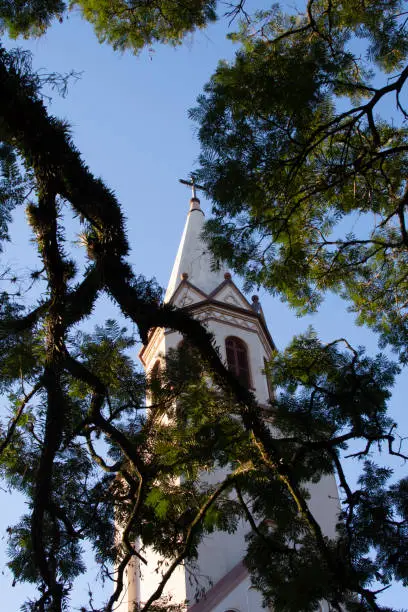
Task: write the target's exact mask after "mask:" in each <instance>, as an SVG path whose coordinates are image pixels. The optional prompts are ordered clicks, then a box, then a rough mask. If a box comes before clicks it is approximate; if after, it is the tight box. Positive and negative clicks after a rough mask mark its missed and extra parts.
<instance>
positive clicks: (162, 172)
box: [0, 2, 408, 610]
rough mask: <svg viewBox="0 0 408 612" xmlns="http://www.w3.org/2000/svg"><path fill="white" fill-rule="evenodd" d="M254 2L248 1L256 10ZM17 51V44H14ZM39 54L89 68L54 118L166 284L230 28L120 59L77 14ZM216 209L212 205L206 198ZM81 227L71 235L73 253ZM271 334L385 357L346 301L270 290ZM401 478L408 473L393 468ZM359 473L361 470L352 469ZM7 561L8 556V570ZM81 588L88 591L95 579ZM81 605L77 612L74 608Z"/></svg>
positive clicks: (142, 269)
mask: <svg viewBox="0 0 408 612" xmlns="http://www.w3.org/2000/svg"><path fill="white" fill-rule="evenodd" d="M251 5H255V2H249V3H248V6H251ZM9 44H10V46H12V45H13V44H15V43H11V42H10V43H9ZM18 44H19V45H20V46H24V47H25V48H28V49H30V50H31V51H32V52H33V53H34V67H35V68H36V69H43V70H44V72H52V71H56V72H68V71H70V70H72V69H73V70H76V71H78V72H82V76H81V79H80V80H79V81H77V82H75V83H72V84H71V86H70V88H69V92H68V96H67V97H66V98H65V99H62V98H60V97H58V95H55V96H54V97H53V100H52V102H51V104H50V112H51V113H53V114H55V115H56V116H58V117H62V118H65V119H66V120H67V121H68V122H69V124H70V125H71V126H72V135H73V139H74V142H75V144H76V146H77V147H78V148H79V150H80V151H81V152H82V155H83V157H84V159H85V160H86V162H87V164H88V165H89V167H90V169H91V170H92V172H94V174H96V175H98V176H101V177H102V178H103V179H104V181H105V182H106V184H107V185H108V186H109V187H110V188H112V189H113V190H114V191H115V193H116V195H117V197H118V199H119V201H120V202H121V203H122V205H123V208H124V211H125V214H126V217H127V227H128V232H129V241H130V244H131V246H132V252H131V262H132V264H133V265H134V269H135V271H136V272H138V273H143V274H145V275H146V276H147V277H151V276H155V277H156V278H157V280H158V281H159V283H160V284H162V285H163V286H165V285H166V283H167V281H168V279H169V276H170V271H171V267H172V263H173V259H174V257H175V254H176V251H177V246H178V243H179V240H180V236H181V232H182V229H183V225H184V221H185V216H186V213H187V209H188V200H189V197H190V193H189V191H188V190H187V188H185V187H183V186H182V185H180V184H179V183H178V179H179V178H186V177H187V175H188V174H189V172H191V170H192V169H193V168H194V164H195V162H196V159H197V157H198V153H199V149H198V142H197V140H196V137H195V129H196V128H195V126H194V125H193V124H192V123H191V122H190V121H189V119H188V117H187V111H188V109H189V108H190V107H191V106H193V105H194V103H195V99H196V97H197V95H198V94H199V93H200V91H201V90H202V87H203V85H204V83H205V82H206V81H207V80H208V78H209V76H210V75H211V73H212V71H213V70H214V68H215V66H216V64H217V61H218V60H219V59H220V58H227V59H228V58H231V57H232V56H233V52H234V50H233V48H232V46H231V44H230V43H229V42H227V41H226V40H225V22H223V23H220V24H219V25H216V26H213V27H211V28H210V29H208V30H206V31H205V32H201V33H196V34H195V35H193V36H191V37H190V38H188V39H187V40H186V42H185V44H184V45H183V47H181V48H178V49H176V50H174V49H172V48H169V47H156V48H155V49H154V52H152V53H148V52H144V53H142V54H141V55H140V56H139V57H137V58H136V57H134V56H132V55H130V54H124V55H120V54H118V53H115V52H114V51H113V50H112V49H111V48H110V47H108V46H106V45H100V44H99V43H98V42H97V40H96V38H95V36H94V34H93V31H92V28H91V27H90V26H89V25H88V24H87V23H85V22H83V21H81V20H80V19H79V17H78V16H77V15H75V14H72V15H71V16H70V18H69V19H68V20H67V21H65V22H64V23H63V24H56V25H55V26H54V27H52V28H51V29H50V30H49V31H48V32H47V34H46V35H45V36H44V37H42V38H41V39H38V40H36V41H28V42H27V41H19V43H18ZM203 207H204V209H206V210H207V211H208V212H209V207H208V205H206V203H205V201H204V202H203ZM76 231H77V226H76V225H75V223H72V225H71V233H70V235H69V236H68V239H69V240H70V243H72V248H73V249H77V250H78V248H77V247H76V246H75V245H74V244H73V243H74V241H75V232H76ZM30 237H31V236H30V231H29V229H28V228H27V226H26V224H25V219H24V214H23V213H22V212H19V213H16V215H15V224H14V227H13V229H12V243H11V244H10V245H9V246H8V248H7V249H6V251H5V253H4V255H3V260H4V261H5V263H8V264H10V265H11V266H12V267H13V268H14V269H16V271H18V272H20V273H21V272H23V271H24V270H25V269H26V268H28V267H29V266H30V265H31V264H32V261H33V258H34V257H35V253H34V251H33V250H32V245H31V244H30ZM260 298H261V302H262V305H263V308H264V312H265V315H266V319H267V321H268V324H269V329H270V331H271V334H272V336H273V337H274V339H275V342H276V343H277V345H278V347H279V348H283V347H284V346H285V345H286V344H287V343H288V342H289V341H290V339H291V337H292V336H293V335H294V334H295V333H299V332H302V331H304V330H305V329H306V328H307V326H308V325H310V324H312V325H313V326H314V327H315V328H316V329H317V331H318V332H319V335H320V336H321V338H322V339H323V340H325V341H331V340H333V339H335V338H337V337H340V336H345V337H347V339H348V340H349V341H350V342H351V343H352V344H354V345H365V346H367V348H368V350H369V352H371V353H373V352H376V351H377V350H378V349H377V344H376V338H375V336H374V335H373V334H371V333H370V332H369V331H367V330H365V329H362V328H357V327H355V326H354V324H353V316H352V315H351V314H349V313H347V312H346V304H345V303H344V302H341V301H340V300H339V299H338V298H335V297H329V298H328V299H327V300H326V302H325V304H324V305H323V307H322V308H321V310H320V312H319V313H318V314H317V315H315V316H313V317H306V318H303V319H298V318H296V317H295V314H294V313H293V312H292V311H290V310H289V309H288V308H287V306H285V305H283V304H281V303H280V302H279V301H278V300H276V299H272V298H271V297H270V296H268V295H266V294H263V293H261V294H260ZM114 312H115V311H114V310H113V308H112V306H111V305H110V304H109V303H108V302H107V300H103V301H101V303H100V309H99V311H98V313H97V318H98V320H99V321H103V320H105V319H106V318H107V317H108V316H112V314H114ZM407 396H408V381H407V377H406V373H405V372H404V373H403V374H402V376H401V377H400V379H399V381H398V385H397V387H396V391H395V395H394V397H393V400H392V403H391V412H392V414H393V415H394V417H395V418H396V420H397V421H398V422H399V423H400V427H401V433H402V434H404V433H408V417H407V415H406V409H405V404H406V397H407ZM394 467H395V469H396V471H397V472H399V473H400V474H401V472H402V470H405V467H404V466H402V464H401V461H396V462H394ZM350 472H352V468H351V470H350ZM0 503H1V504H2V505H1V506H0V507H1V510H0V515H1V516H0V518H1V521H0V527H1V528H2V533H4V527H5V526H7V525H9V524H12V523H13V521H14V520H15V518H16V517H17V516H18V512H20V511H21V507H22V506H21V501H20V500H17V498H16V497H15V496H14V497H11V496H10V495H8V494H4V495H3V496H2V498H1V502H0ZM5 562H6V558H5V557H4V560H3V559H1V557H0V564H1V565H2V567H3V566H4V564H5ZM0 588H1V592H2V609H4V610H18V609H19V607H20V605H21V604H22V602H23V600H24V597H25V593H27V592H28V589H27V586H22V587H16V588H12V587H11V577H10V574H9V573H8V572H7V570H6V571H5V573H4V574H2V575H1V576H0ZM80 590H82V593H83V594H85V593H86V581H82V582H81V586H80ZM74 601H76V598H75V599H74V600H73V607H74ZM384 602H387V603H389V604H391V605H393V606H395V607H396V608H402V607H404V605H405V598H404V593H403V590H402V589H401V588H395V589H394V588H393V589H392V591H389V592H387V595H386V597H384Z"/></svg>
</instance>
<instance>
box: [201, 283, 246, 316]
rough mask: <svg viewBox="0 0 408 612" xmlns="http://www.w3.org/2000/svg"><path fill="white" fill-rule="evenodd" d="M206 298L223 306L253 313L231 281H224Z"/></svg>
mask: <svg viewBox="0 0 408 612" xmlns="http://www.w3.org/2000/svg"><path fill="white" fill-rule="evenodd" d="M208 297H209V298H210V299H211V300H216V301H217V302H224V304H229V305H230V306H235V307H236V308H243V309H244V310H249V311H250V312H252V313H253V312H254V310H253V308H252V306H251V304H250V303H249V302H248V300H247V299H246V298H245V297H244V295H243V294H242V293H241V291H240V290H239V289H238V287H237V286H236V285H235V284H234V283H233V282H232V281H231V280H225V281H224V282H223V283H221V285H219V286H218V287H217V288H216V289H214V291H212V292H211V293H210V295H209V296H208Z"/></svg>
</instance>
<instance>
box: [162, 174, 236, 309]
mask: <svg viewBox="0 0 408 612" xmlns="http://www.w3.org/2000/svg"><path fill="white" fill-rule="evenodd" d="M185 183H187V182H186V181H185ZM193 190H194V191H193V197H192V198H191V200H190V210H189V212H188V214H187V220H186V224H185V226H184V231H183V235H182V237H181V241H180V246H179V248H178V252H177V257H176V260H175V262H174V265H173V270H172V273H171V276H170V281H169V284H168V286H167V291H166V295H165V297H164V301H165V302H169V301H170V300H171V298H172V296H173V295H174V293H175V291H176V289H177V287H178V286H179V284H180V283H181V281H182V275H184V278H188V280H189V282H190V283H191V284H192V285H194V286H195V287H197V288H198V289H200V290H201V291H203V292H204V293H207V294H209V293H211V292H212V291H213V290H214V289H215V288H216V287H218V286H219V285H220V284H221V283H222V282H223V280H224V274H225V271H226V270H225V269H224V268H222V267H218V268H217V264H216V262H215V261H214V258H213V256H212V254H211V253H210V251H209V249H208V246H207V245H206V243H205V242H204V240H203V238H202V232H203V229H204V222H205V216H204V212H203V210H202V209H201V206H200V200H199V199H198V198H197V196H196V195H195V186H194V183H193ZM186 274H187V276H185V275H186Z"/></svg>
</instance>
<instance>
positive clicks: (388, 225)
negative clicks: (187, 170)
mask: <svg viewBox="0 0 408 612" xmlns="http://www.w3.org/2000/svg"><path fill="white" fill-rule="evenodd" d="M404 6H405V3H404V2H402V1H399V0H396V1H390V2H389V1H386V2H368V3H365V2H364V3H363V2H358V1H355V0H349V1H346V2H337V1H334V2H333V1H331V0H330V1H326V0H321V1H316V2H309V3H308V9H307V10H306V9H305V12H304V13H299V14H297V15H292V14H287V13H284V12H283V11H282V10H281V8H280V7H279V6H278V5H275V6H274V8H272V9H271V10H270V11H266V12H261V13H259V14H258V17H257V20H256V21H255V22H251V23H249V24H248V23H244V24H243V25H242V28H241V30H240V32H239V33H238V34H236V35H234V39H235V40H236V41H237V42H238V43H239V44H240V48H239V50H238V52H237V54H236V57H235V61H234V62H233V63H232V64H227V63H223V62H221V63H220V65H219V66H218V68H217V70H216V72H215V73H214V75H213V77H212V78H211V80H210V82H209V83H208V84H207V85H206V87H205V93H204V94H203V95H202V96H200V97H199V99H198V106H197V108H195V109H194V110H193V111H191V116H192V117H193V118H194V119H195V120H196V121H197V122H198V123H199V127H200V130H199V137H200V141H201V146H202V155H201V168H200V170H199V172H198V176H199V179H200V181H201V182H204V183H205V185H206V187H207V189H208V191H209V193H210V195H211V196H212V198H213V202H214V208H213V211H214V213H215V218H214V219H213V220H211V221H209V222H208V224H207V236H208V237H209V239H210V241H211V244H212V248H213V251H214V253H215V254H216V256H217V257H219V258H221V259H224V260H226V261H227V262H228V264H229V265H230V266H231V267H233V268H234V269H235V270H236V271H238V273H240V274H242V275H243V276H244V277H245V279H246V281H247V284H248V285H253V284H256V285H262V286H263V287H266V288H267V289H268V290H270V291H271V292H272V293H274V294H277V295H279V296H280V297H281V298H282V299H284V300H286V301H288V302H289V304H291V305H292V306H294V307H295V308H296V309H297V310H298V312H300V313H304V312H307V311H311V310H312V311H313V310H315V309H316V308H317V307H318V305H319V303H320V302H321V300H322V298H323V296H324V293H325V292H326V291H327V290H332V291H336V292H338V293H340V294H341V295H342V296H343V297H344V298H345V299H347V300H348V301H349V302H351V308H352V310H353V311H355V312H356V313H357V314H358V322H359V323H365V324H367V325H370V326H371V327H373V328H374V329H375V330H376V331H379V332H380V334H381V338H382V342H383V343H384V344H385V343H389V344H392V345H393V346H394V348H395V349H396V350H397V351H398V352H399V354H400V357H401V359H402V360H403V361H404V360H405V359H406V354H407V353H406V350H405V347H406V343H407V338H408V336H407V333H408V331H407V320H408V319H407V303H408V301H407V297H408V292H407V289H408V287H407V276H406V267H407V262H408V260H407V251H408V234H407V228H406V210H407V195H406V181H405V177H406V172H407V154H406V152H407V149H408V141H407V130H406V125H405V122H406V117H407V115H406V112H405V109H404V107H403V102H402V99H403V92H404V90H405V87H406V79H407V77H408V69H407V68H406V59H407V50H408V43H407V40H408V38H407V31H406V28H407V23H406V20H405V12H404ZM381 79H382V80H383V81H384V84H383V86H380V85H378V83H379V82H381ZM391 109H392V110H391Z"/></svg>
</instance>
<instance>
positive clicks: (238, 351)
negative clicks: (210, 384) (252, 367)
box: [225, 336, 251, 387]
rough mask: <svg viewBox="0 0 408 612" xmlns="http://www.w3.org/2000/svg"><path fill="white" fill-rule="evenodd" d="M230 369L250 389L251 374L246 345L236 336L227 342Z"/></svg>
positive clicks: (229, 338)
mask: <svg viewBox="0 0 408 612" xmlns="http://www.w3.org/2000/svg"><path fill="white" fill-rule="evenodd" d="M225 348H226V352H227V364H228V369H229V370H231V372H233V373H234V374H235V376H236V377H237V378H239V380H240V381H241V383H242V384H243V385H245V386H246V387H249V386H250V384H251V378H250V374H249V362H248V351H247V347H246V345H245V344H244V343H243V342H242V340H240V339H239V338H236V337H235V336H229V337H228V338H227V339H226V340H225Z"/></svg>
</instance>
